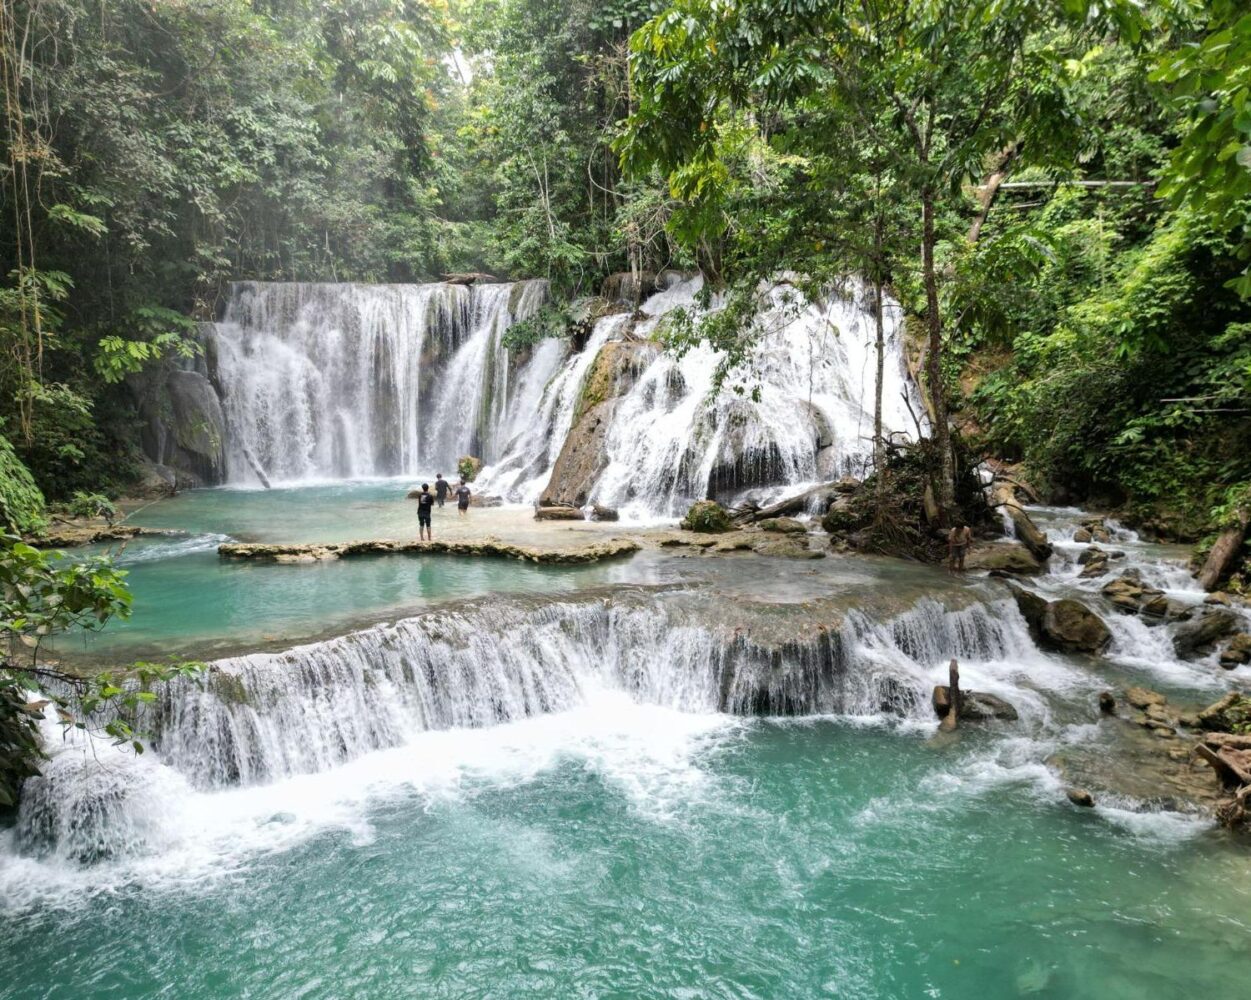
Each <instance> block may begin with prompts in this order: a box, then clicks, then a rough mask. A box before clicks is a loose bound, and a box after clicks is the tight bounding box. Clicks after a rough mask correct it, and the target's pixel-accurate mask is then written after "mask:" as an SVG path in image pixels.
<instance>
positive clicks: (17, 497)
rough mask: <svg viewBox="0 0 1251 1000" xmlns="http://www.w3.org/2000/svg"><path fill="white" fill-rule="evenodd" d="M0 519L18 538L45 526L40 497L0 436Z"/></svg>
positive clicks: (28, 476) (23, 467)
mask: <svg viewBox="0 0 1251 1000" xmlns="http://www.w3.org/2000/svg"><path fill="white" fill-rule="evenodd" d="M0 519H3V522H4V523H3V528H4V530H7V531H10V532H16V533H17V534H19V535H36V534H39V533H40V532H41V531H43V530H44V528H46V527H47V526H48V522H47V519H46V518H45V517H44V499H43V494H42V493H41V492H40V491H39V487H38V486H36V485H35V480H34V478H33V477H32V476H31V474H30V470H29V469H27V468H26V466H25V465H23V464H22V460H21V459H20V458H18V457H17V455H16V454H14V452H13V445H11V444H10V443H9V439H8V438H6V437H4V436H3V435H0Z"/></svg>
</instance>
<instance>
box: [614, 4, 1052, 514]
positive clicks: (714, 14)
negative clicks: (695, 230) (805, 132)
mask: <svg viewBox="0 0 1251 1000" xmlns="http://www.w3.org/2000/svg"><path fill="white" fill-rule="evenodd" d="M1075 38H1076V36H1074V35H1071V34H1069V33H1066V22H1065V20H1064V11H1063V10H1062V9H1061V8H1059V7H1058V6H1057V5H1056V4H1054V3H1048V2H1044V0H940V2H919V0H881V2H878V0H858V2H851V3H843V2H836V0H807V2H804V3H800V4H795V3H792V2H790V0H744V2H739V3H723V2H720V0H678V2H677V3H675V4H674V5H673V6H672V7H671V8H670V9H669V10H667V11H665V12H664V13H662V14H660V15H658V16H657V17H655V18H653V19H652V20H651V21H649V22H648V23H647V24H645V25H644V26H643V27H642V28H641V29H640V30H639V31H638V32H637V33H636V34H635V36H634V39H633V62H632V69H633V72H634V78H635V88H636V94H637V98H638V106H637V110H636V112H635V114H634V115H632V117H631V119H630V121H629V124H628V127H627V131H626V133H625V135H624V137H623V139H622V141H621V142H620V143H619V147H618V148H619V149H620V151H621V154H622V160H623V163H624V164H625V165H626V167H627V168H629V169H631V170H633V171H636V172H638V171H646V170H649V169H652V168H659V169H660V170H662V171H663V172H665V174H666V175H667V176H668V178H669V181H670V184H671V185H672V187H673V190H674V193H675V194H676V195H678V196H680V197H683V198H685V199H687V200H689V201H692V202H695V203H699V202H701V201H710V200H715V198H716V196H717V189H718V187H719V185H721V184H722V183H723V182H724V180H725V178H726V177H727V171H726V169H725V166H724V164H723V163H722V162H721V160H720V157H719V148H718V136H719V129H718V128H717V123H718V121H720V120H723V119H724V117H725V116H726V115H727V114H731V113H733V112H734V110H735V109H741V108H747V107H751V108H759V109H763V110H762V112H761V113H762V115H763V114H766V113H768V112H769V111H770V110H772V109H777V108H783V109H785V108H796V109H797V108H802V109H804V110H805V111H807V112H808V113H809V115H810V117H809V119H808V120H805V121H804V123H803V125H804V127H807V128H814V129H820V128H821V127H822V126H823V124H824V122H825V121H826V119H827V117H828V115H843V116H847V117H849V118H852V119H854V120H857V121H859V122H860V123H861V126H862V128H863V129H865V130H866V131H868V132H869V133H870V134H875V135H878V136H880V137H881V141H880V142H878V144H877V148H878V149H880V150H881V151H882V153H883V154H885V155H886V156H887V157H888V160H887V164H888V167H889V173H890V176H891V184H892V186H893V187H895V188H897V189H899V190H900V191H903V192H906V194H907V196H908V197H909V198H910V200H911V201H912V202H913V203H914V204H915V205H916V206H917V209H918V211H919V216H920V221H919V241H918V242H919V251H920V260H919V265H918V266H917V268H916V269H917V271H918V272H919V275H920V284H921V289H922V300H923V305H922V306H921V312H922V314H923V317H924V321H925V328H926V334H927V350H926V365H925V369H926V373H927V382H928V386H929V398H930V407H931V415H932V417H933V432H934V437H935V443H936V448H937V451H938V453H939V454H940V455H941V460H942V471H941V475H940V476H939V477H938V478H939V481H938V487H939V489H938V493H939V500H940V504H941V506H942V508H943V510H944V512H950V511H951V510H952V508H953V505H954V463H953V456H952V450H951V446H950V439H949V429H948V420H947V405H946V399H945V395H944V390H943V334H944V325H943V316H942V309H941V299H940V294H939V282H940V274H939V268H938V264H937V262H936V258H935V250H936V248H937V245H938V242H939V239H940V232H939V225H940V221H939V217H940V215H941V214H942V213H943V212H944V211H949V210H951V209H952V208H954V207H957V206H959V205H961V204H962V200H963V197H964V195H963V192H962V187H963V185H964V184H965V183H966V182H967V181H968V180H969V179H971V178H980V176H981V175H982V173H983V171H984V169H985V165H986V163H987V160H988V158H989V157H992V156H994V155H996V154H997V155H999V156H1003V155H1004V154H1005V150H1009V149H1019V148H1022V147H1024V148H1031V149H1032V148H1035V147H1036V148H1037V149H1038V150H1039V157H1038V158H1040V159H1042V158H1043V157H1044V156H1045V157H1047V158H1053V159H1055V158H1059V157H1061V156H1062V154H1063V153H1064V152H1065V148H1066V147H1065V143H1064V130H1063V129H1062V128H1057V126H1058V125H1060V126H1062V125H1063V124H1064V123H1065V120H1066V109H1065V104H1064V100H1063V82H1064V72H1065V64H1066V57H1067V56H1069V55H1071V54H1072V52H1071V50H1072V48H1073V46H1074V45H1075V44H1076V42H1075ZM1043 137H1045V141H1040V139H1042V138H1043ZM696 217H697V218H700V219H701V220H702V221H703V223H704V225H705V226H715V225H716V220H715V218H714V217H712V216H711V215H709V214H708V213H704V214H703V215H702V216H700V215H697V216H696Z"/></svg>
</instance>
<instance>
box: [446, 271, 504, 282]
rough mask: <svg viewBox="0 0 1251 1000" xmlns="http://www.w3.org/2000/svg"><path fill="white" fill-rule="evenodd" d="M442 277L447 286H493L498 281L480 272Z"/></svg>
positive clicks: (493, 276) (490, 275) (491, 275)
mask: <svg viewBox="0 0 1251 1000" xmlns="http://www.w3.org/2000/svg"><path fill="white" fill-rule="evenodd" d="M442 277H443V280H444V281H446V282H447V283H448V284H449V285H494V284H498V283H499V280H500V279H499V278H497V277H496V276H495V275H493V274H483V273H482V272H481V271H467V272H463V273H453V274H445V275H443V276H442Z"/></svg>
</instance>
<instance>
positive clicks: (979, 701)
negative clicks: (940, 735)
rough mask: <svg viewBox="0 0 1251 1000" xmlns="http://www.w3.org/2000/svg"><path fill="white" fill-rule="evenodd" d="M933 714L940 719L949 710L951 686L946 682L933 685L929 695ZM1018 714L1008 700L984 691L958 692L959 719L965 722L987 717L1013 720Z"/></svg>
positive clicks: (983, 719) (978, 720)
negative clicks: (932, 690) (931, 693)
mask: <svg viewBox="0 0 1251 1000" xmlns="http://www.w3.org/2000/svg"><path fill="white" fill-rule="evenodd" d="M931 702H932V704H933V705H934V714H935V715H937V716H938V717H939V718H940V719H942V718H945V717H946V716H947V713H948V712H950V711H951V688H950V687H948V686H947V685H946V684H937V685H935V686H934V693H933V695H932V697H931ZM1019 718H1020V716H1019V715H1018V714H1017V710H1016V709H1015V708H1013V707H1012V706H1011V705H1010V704H1009V703H1008V702H1006V701H1004V700H1003V699H1002V698H999V697H997V696H995V695H993V694H986V693H985V692H984V691H963V690H962V691H961V692H960V719H961V720H963V721H966V722H985V721H986V720H988V719H999V720H1002V721H1006V722H1015V721H1016V720H1017V719H1019Z"/></svg>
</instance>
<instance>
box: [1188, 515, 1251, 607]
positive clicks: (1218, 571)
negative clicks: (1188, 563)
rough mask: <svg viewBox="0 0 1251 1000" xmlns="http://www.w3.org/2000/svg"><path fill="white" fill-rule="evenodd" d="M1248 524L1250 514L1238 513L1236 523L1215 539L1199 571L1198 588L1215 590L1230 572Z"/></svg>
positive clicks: (1250, 520)
mask: <svg viewBox="0 0 1251 1000" xmlns="http://www.w3.org/2000/svg"><path fill="white" fill-rule="evenodd" d="M1248 523H1251V512H1248V511H1245V510H1244V511H1240V512H1239V514H1238V523H1237V524H1233V525H1230V526H1229V527H1228V528H1226V529H1225V530H1224V531H1222V532H1221V534H1220V537H1219V538H1217V540H1216V544H1215V545H1213V546H1212V551H1211V552H1209V553H1208V558H1207V560H1206V561H1205V562H1204V564H1203V569H1201V570H1200V571H1199V586H1200V587H1202V588H1203V589H1204V590H1215V589H1216V585H1217V584H1218V583H1220V582H1221V580H1223V579H1224V578H1225V577H1226V576H1228V575H1229V574H1230V572H1232V570H1233V568H1234V564H1235V563H1236V561H1237V559H1238V554H1239V553H1240V552H1241V551H1242V542H1243V539H1245V538H1246V537H1247V525H1248Z"/></svg>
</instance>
